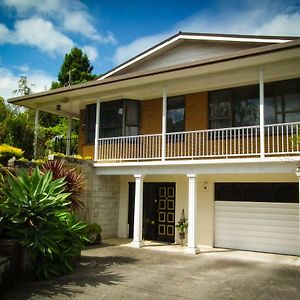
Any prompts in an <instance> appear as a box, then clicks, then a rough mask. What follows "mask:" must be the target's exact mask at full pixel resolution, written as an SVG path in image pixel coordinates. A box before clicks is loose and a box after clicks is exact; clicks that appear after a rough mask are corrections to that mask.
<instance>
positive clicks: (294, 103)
mask: <svg viewBox="0 0 300 300" xmlns="http://www.w3.org/2000/svg"><path fill="white" fill-rule="evenodd" d="M284 110H285V111H286V112H289V111H298V112H300V93H293V94H286V95H284Z"/></svg>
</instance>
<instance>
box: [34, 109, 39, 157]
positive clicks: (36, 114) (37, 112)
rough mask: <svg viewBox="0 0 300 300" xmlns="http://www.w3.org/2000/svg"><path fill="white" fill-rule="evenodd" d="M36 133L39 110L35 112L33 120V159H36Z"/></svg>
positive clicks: (37, 130) (37, 131)
mask: <svg viewBox="0 0 300 300" xmlns="http://www.w3.org/2000/svg"><path fill="white" fill-rule="evenodd" d="M38 133H39V110H38V109H36V110H35V118H34V145H33V157H34V159H36V158H37V144H38Z"/></svg>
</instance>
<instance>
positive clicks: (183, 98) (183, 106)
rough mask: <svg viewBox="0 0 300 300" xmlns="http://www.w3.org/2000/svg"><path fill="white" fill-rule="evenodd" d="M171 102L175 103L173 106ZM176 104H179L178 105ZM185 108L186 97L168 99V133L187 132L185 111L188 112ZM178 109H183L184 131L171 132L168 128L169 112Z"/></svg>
mask: <svg viewBox="0 0 300 300" xmlns="http://www.w3.org/2000/svg"><path fill="white" fill-rule="evenodd" d="M171 102H173V103H172V106H171V105H170V103H171ZM175 102H177V104H176V103H175ZM180 102H181V103H180ZM178 103H179V104H178ZM170 106H171V107H170ZM176 106H178V107H176ZM185 107H186V97H185V95H179V96H173V97H168V98H167V116H166V117H167V119H166V123H167V124H166V133H175V132H182V131H185V127H186V126H185V110H186V109H185ZM176 109H183V120H182V124H183V130H170V128H168V115H169V111H172V110H176Z"/></svg>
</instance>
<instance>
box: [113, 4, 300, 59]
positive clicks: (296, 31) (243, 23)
mask: <svg viewBox="0 0 300 300" xmlns="http://www.w3.org/2000/svg"><path fill="white" fill-rule="evenodd" d="M225 3H226V5H227V2H225ZM226 5H225V4H223V5H221V4H220V6H219V9H218V10H215V11H214V12H207V11H203V12H201V13H198V14H196V15H194V16H192V17H190V18H187V19H185V20H183V21H181V22H178V23H177V24H175V26H173V27H171V28H169V30H166V31H165V32H162V33H159V34H154V35H150V36H144V37H140V38H138V39H136V40H135V41H133V42H132V43H130V44H127V45H123V46H120V47H118V48H117V50H116V52H115V55H114V62H115V63H116V64H120V63H122V62H124V61H126V60H127V59H129V58H131V57H133V56H135V55H137V54H139V53H141V52H142V51H145V50H146V49H148V48H149V47H151V46H153V45H155V44H156V43H159V42H161V41H162V40H164V39H165V38H167V37H169V36H171V35H173V34H174V33H176V32H178V31H190V32H205V33H234V34H262V35H263V34H265V35H297V36H299V35H300V13H299V11H298V12H297V11H296V12H295V8H294V7H292V6H291V5H289V4H286V6H284V3H281V4H280V5H279V4H278V3H275V2H274V1H273V2H269V1H267V2H265V3H263V2H260V3H259V5H258V3H257V1H249V2H248V3H247V5H246V6H244V7H238V8H236V7H234V8H232V7H230V6H226ZM298 10H299V9H298Z"/></svg>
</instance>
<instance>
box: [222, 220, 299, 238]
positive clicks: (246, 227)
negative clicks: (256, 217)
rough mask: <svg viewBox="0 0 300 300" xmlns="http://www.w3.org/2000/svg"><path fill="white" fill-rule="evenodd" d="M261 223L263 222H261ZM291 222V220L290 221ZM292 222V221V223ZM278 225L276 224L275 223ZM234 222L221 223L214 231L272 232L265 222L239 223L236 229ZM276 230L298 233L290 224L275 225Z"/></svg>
mask: <svg viewBox="0 0 300 300" xmlns="http://www.w3.org/2000/svg"><path fill="white" fill-rule="evenodd" d="M261 223H263V222H261ZM291 223H292V222H291ZM292 224H293V223H292ZM276 225H278V224H276ZM236 227H237V226H236V223H233V224H232V223H230V224H228V223H227V224H225V223H223V224H222V227H221V228H220V227H217V228H216V232H217V233H218V232H220V231H230V232H231V231H235V230H237V231H238V230H240V231H242V232H244V231H256V232H268V233H270V232H273V231H274V230H273V228H271V231H270V226H269V225H268V226H265V224H257V222H255V223H254V224H240V223H239V226H238V229H236ZM276 232H278V233H283V234H293V235H295V234H296V235H297V234H298V229H297V228H295V227H292V226H277V230H276Z"/></svg>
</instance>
